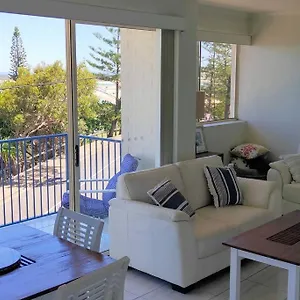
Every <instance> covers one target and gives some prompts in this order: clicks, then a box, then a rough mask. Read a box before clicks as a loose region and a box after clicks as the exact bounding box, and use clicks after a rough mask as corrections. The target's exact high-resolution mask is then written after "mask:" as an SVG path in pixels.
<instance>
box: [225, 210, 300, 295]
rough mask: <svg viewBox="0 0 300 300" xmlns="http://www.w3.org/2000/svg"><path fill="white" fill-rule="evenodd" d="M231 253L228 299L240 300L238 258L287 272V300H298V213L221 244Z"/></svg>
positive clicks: (299, 276) (299, 243)
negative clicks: (228, 248) (227, 247)
mask: <svg viewBox="0 0 300 300" xmlns="http://www.w3.org/2000/svg"><path fill="white" fill-rule="evenodd" d="M223 244H224V245H226V246H229V247H230V248H231V250H230V251H231V253H230V300H239V299H240V282H241V259H243V258H247V259H250V260H254V261H258V262H262V263H265V264H268V265H271V266H275V267H278V268H282V269H286V270H288V296H287V300H299V295H300V294H299V284H300V210H296V211H294V212H291V213H289V214H287V215H285V216H283V217H280V218H278V219H276V220H273V221H271V222H269V223H267V224H265V225H262V226H260V227H257V228H255V229H252V230H249V231H247V232H245V233H242V234H240V235H238V236H236V237H234V238H232V239H230V240H229V241H226V242H225V243H223Z"/></svg>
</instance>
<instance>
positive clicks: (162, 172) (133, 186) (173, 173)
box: [117, 165, 188, 204]
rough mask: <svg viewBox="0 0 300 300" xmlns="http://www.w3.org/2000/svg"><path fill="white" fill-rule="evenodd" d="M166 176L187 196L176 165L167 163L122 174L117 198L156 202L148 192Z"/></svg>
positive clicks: (118, 184)
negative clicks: (154, 167)
mask: <svg viewBox="0 0 300 300" xmlns="http://www.w3.org/2000/svg"><path fill="white" fill-rule="evenodd" d="M166 178H168V179H170V180H171V181H172V183H173V184H174V185H175V186H176V188H177V189H178V190H179V191H180V193H181V194H182V195H183V196H184V197H185V198H187V197H186V192H185V188H184V185H183V181H182V179H181V175H180V172H179V169H178V167H177V166H176V165H167V166H163V167H160V168H156V169H150V170H144V171H139V172H135V173H127V174H123V175H121V176H120V177H119V179H118V183H117V198H118V199H121V200H138V201H142V202H146V203H149V204H154V203H153V201H152V199H151V198H150V197H149V195H148V194H147V192H148V191H149V190H150V189H152V188H153V187H154V186H156V185H157V184H158V183H160V182H161V181H162V180H164V179H166ZM187 200H188V199H187Z"/></svg>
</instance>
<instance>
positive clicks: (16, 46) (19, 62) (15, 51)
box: [8, 27, 26, 80]
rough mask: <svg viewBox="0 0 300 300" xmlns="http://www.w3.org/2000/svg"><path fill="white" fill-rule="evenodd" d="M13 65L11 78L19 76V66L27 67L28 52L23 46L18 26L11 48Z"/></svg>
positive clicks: (14, 78) (10, 73)
mask: <svg viewBox="0 0 300 300" xmlns="http://www.w3.org/2000/svg"><path fill="white" fill-rule="evenodd" d="M10 61H11V67H10V72H9V75H8V76H9V78H10V79H13V80H17V78H18V76H19V68H20V67H26V52H25V49H24V46H23V41H22V38H21V33H20V30H19V28H18V27H15V29H14V32H13V37H12V45H11V50H10Z"/></svg>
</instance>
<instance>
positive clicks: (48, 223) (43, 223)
mask: <svg viewBox="0 0 300 300" xmlns="http://www.w3.org/2000/svg"><path fill="white" fill-rule="evenodd" d="M55 218H56V214H53V215H50V216H46V217H42V218H38V219H34V220H30V221H26V222H24V223H23V224H24V225H27V226H30V227H33V228H36V229H39V230H41V231H44V232H46V233H49V234H53V229H54V223H55ZM103 221H104V227H103V232H102V237H101V243H100V252H105V251H108V249H109V236H108V218H106V219H104V220H103Z"/></svg>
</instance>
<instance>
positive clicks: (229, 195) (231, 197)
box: [204, 167, 243, 207]
mask: <svg viewBox="0 0 300 300" xmlns="http://www.w3.org/2000/svg"><path fill="white" fill-rule="evenodd" d="M204 173H205V176H206V179H207V183H208V188H209V191H210V193H211V195H212V196H213V199H214V204H215V207H223V206H227V205H238V204H242V202H243V197H242V191H241V188H240V187H239V185H238V182H237V177H236V174H235V171H234V170H233V169H231V168H228V167H222V168H216V167H205V168H204Z"/></svg>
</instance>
